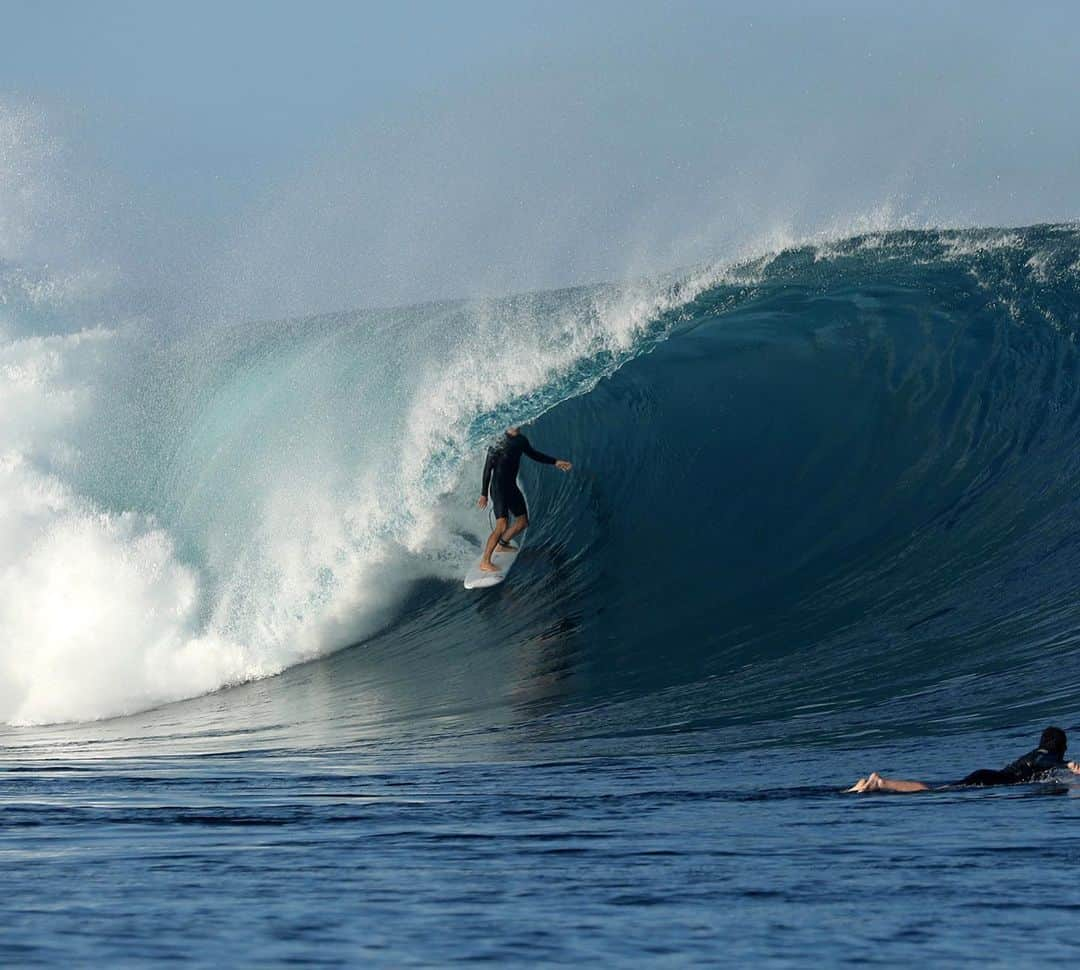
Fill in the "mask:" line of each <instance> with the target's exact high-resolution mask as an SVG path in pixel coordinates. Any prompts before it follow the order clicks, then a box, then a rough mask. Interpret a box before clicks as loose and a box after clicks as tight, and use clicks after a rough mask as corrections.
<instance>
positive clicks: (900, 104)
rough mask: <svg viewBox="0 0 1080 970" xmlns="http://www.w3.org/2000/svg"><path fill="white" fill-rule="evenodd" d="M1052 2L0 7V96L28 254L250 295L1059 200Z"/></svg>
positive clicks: (1059, 124)
mask: <svg viewBox="0 0 1080 970" xmlns="http://www.w3.org/2000/svg"><path fill="white" fill-rule="evenodd" d="M1077 7H1080V5H1076V4H1066V3H1036V4H1031V5H1028V6H1027V7H1025V8H1023V10H1021V9H1020V8H1017V7H1016V6H1014V5H1005V4H995V3H975V2H971V3H960V2H958V3H951V4H944V5H940V4H930V3H914V2H913V3H904V4H886V3H876V2H863V3H854V2H852V3H845V2H839V0H823V2H821V3H818V4H812V5H811V4H800V3H764V2H758V3H689V2H686V3H651V4H646V3H632V2H631V3H606V2H592V3H514V2H503V3H468V2H466V3H460V4H450V3H441V4H435V3H411V4H410V3H397V4H359V3H339V2H318V0H315V2H308V3H284V2H273V3H267V2H261V3H248V2H233V3H205V2H188V3H182V4H181V3H159V2H147V3H131V2H109V0H99V2H95V3H74V2H71V3H67V2H63V3H62V2H49V0H37V2H25V0H4V4H3V11H4V24H5V27H4V31H5V35H6V38H7V40H8V43H6V44H5V52H4V57H3V59H2V60H0V102H3V103H6V104H9V105H15V106H17V107H18V109H19V110H21V111H23V112H30V113H31V114H32V115H33V116H34V117H35V118H36V119H39V120H40V124H41V126H42V128H43V129H44V130H47V131H48V132H49V133H50V138H55V139H56V140H58V141H59V142H60V143H62V144H63V146H64V150H63V152H62V155H63V166H64V175H63V177H62V178H60V179H59V180H57V179H56V178H54V179H53V180H52V181H51V182H50V183H49V185H50V189H49V191H50V192H59V191H61V190H62V189H61V188H58V186H60V185H61V184H66V185H67V187H68V191H69V193H70V195H71V196H72V199H71V200H69V203H68V204H67V205H65V206H58V207H57V209H56V211H63V212H65V213H70V214H71V215H68V216H65V218H68V219H70V220H71V221H73V222H78V224H79V226H80V232H79V234H78V236H79V238H78V241H76V242H73V241H72V240H73V237H72V235H71V234H68V236H67V237H64V238H61V235H62V234H58V233H57V232H55V231H53V232H49V231H47V230H46V229H42V231H41V232H40V233H38V235H37V237H36V238H35V239H34V240H33V243H32V244H27V246H28V252H27V254H26V255H27V257H28V258H36V259H43V258H47V259H50V260H52V261H63V260H64V259H69V260H72V261H77V260H78V259H79V258H82V257H83V255H84V254H83V252H82V251H81V250H85V251H87V252H90V253H92V254H94V255H95V256H96V257H98V258H107V259H109V260H111V261H112V262H114V263H115V264H116V265H117V266H118V267H119V270H120V272H121V275H122V277H123V278H124V279H125V280H127V281H128V282H129V283H130V284H131V285H132V286H136V287H141V288H149V289H156V290H161V291H162V292H164V291H169V292H171V293H172V294H173V298H174V299H183V294H189V295H190V294H191V293H193V292H195V291H197V292H199V293H200V294H201V297H200V299H201V300H202V301H203V302H204V303H205V302H206V301H210V302H214V303H220V305H221V306H222V307H224V308H227V312H229V313H238V314H242V315H253V314H254V315H271V316H272V315H281V314H286V313H302V312H309V311H310V312H314V311H319V310H325V309H333V308H337V307H349V306H357V305H369V304H377V303H388V302H401V301H409V300H417V299H426V298H431V297H437V296H452V295H469V294H474V293H486V292H505V291H508V290H514V289H522V288H535V287H543V286H553V285H560V284H563V283H568V282H575V281H580V280H593V279H598V278H610V277H613V276H619V275H622V274H625V273H629V272H638V271H641V270H648V269H652V268H664V267H668V266H676V265H680V264H685V263H688V262H692V261H695V260H699V259H707V258H712V257H723V256H725V255H727V254H729V253H732V252H737V251H739V250H740V249H745V248H747V247H749V248H753V246H754V245H761V244H764V242H763V241H768V240H769V239H771V238H783V235H784V234H785V233H795V234H798V233H803V232H812V231H815V230H819V229H822V228H828V227H833V228H840V229H842V228H843V227H845V226H850V227H852V228H858V227H859V226H861V225H866V224H868V220H869V222H870V223H873V222H874V221H875V220H876V221H877V222H881V221H885V222H888V221H889V220H894V221H899V220H904V219H913V220H915V221H929V222H936V223H943V224H957V223H982V224H987V223H998V224H1002V223H1014V224H1015V223H1024V222H1034V221H1045V220H1064V219H1073V218H1076V217H1077V216H1078V214H1080V213H1078V211H1077V210H1078V208H1080V204H1078V202H1077V199H1080V126H1077V125H1076V124H1075V123H1074V122H1073V121H1072V120H1071V114H1072V107H1071V106H1072V105H1073V104H1074V103H1075V101H1076V98H1077V94H1078V93H1080V67H1078V65H1080V13H1078V12H1077ZM11 41H14V43H12V42H11ZM45 154H48V153H45ZM43 164H45V163H43ZM48 164H49V165H52V166H53V167H56V166H57V165H58V164H59V163H58V162H57V161H56V160H55V159H52V160H50V161H49V162H48ZM24 167H25V166H24ZM42 221H43V223H44V222H47V220H42ZM53 228H54V229H55V226H54V227H53Z"/></svg>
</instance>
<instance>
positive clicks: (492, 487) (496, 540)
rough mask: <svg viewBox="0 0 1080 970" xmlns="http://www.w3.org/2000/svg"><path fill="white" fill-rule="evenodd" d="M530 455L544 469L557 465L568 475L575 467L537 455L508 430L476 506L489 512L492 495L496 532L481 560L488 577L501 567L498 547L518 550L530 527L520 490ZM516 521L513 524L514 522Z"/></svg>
mask: <svg viewBox="0 0 1080 970" xmlns="http://www.w3.org/2000/svg"><path fill="white" fill-rule="evenodd" d="M522 455H528V456H529V457H530V458H531V459H532V460H533V461H538V462H540V463H541V464H542V465H554V466H555V467H556V468H558V469H560V470H561V471H564V472H568V471H570V469H571V468H572V467H573V466H572V465H571V464H570V462H568V461H566V460H565V459H563V458H552V457H551V456H550V455H545V454H544V453H543V452H541V451H537V450H536V449H535V448H534V447H533V446H532V445H531V444H530V443H529V439H528V438H526V437H525V435H523V434H522V433H521V431H520V430H519V429H518V428H516V427H514V428H507V429H506V433H505V434H504V435H503V436H502V439H501V440H500V441H499V442H498V444H495V445H492V446H491V447H490V448H489V449H488V453H487V461H485V462H484V481H483V485H482V486H481V488H480V499H479V501H478V502H477V503H476V504H477V505H478V506H479V507H480V508H482V509H484V508H487V504H488V494H489V492H490V495H491V504H492V506H493V507H494V512H495V528H494V529H493V530H492V532H491V535H490V536H488V540H487V544H486V545H485V546H484V555H483V557H482V558H481V559H480V569H481V570H482V571H483V572H486V573H497V572H499V567H498V566H496V565H495V564H494V563H493V562H492V561H491V557H492V555H493V554H494V552H495V549H496V547H498V548H501V549H506V550H511V549H516V548H517V547H516V546H514V545H512V544H511V540H512V539H513V538H514V537H515V536H516V535H518V534H520V533H521V532H523V531H524V530H525V529H527V528H528V526H529V508H528V506H527V505H526V504H525V496H524V495H523V494H522V493H521V489H520V488H518V483H517V476H518V469H519V468H520V467H521V456H522ZM511 517H512V518H513V524H511V522H510V519H511Z"/></svg>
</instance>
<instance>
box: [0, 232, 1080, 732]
mask: <svg viewBox="0 0 1080 970" xmlns="http://www.w3.org/2000/svg"><path fill="white" fill-rule="evenodd" d="M4 285H5V286H6V287H7V289H6V290H5V293H6V297H5V299H6V303H5V306H6V308H7V314H8V316H7V322H6V324H5V330H4V333H3V337H4V340H3V346H2V350H0V353H2V355H3V357H2V359H0V366H2V368H3V375H4V385H3V391H2V393H3V395H4V398H3V401H2V402H0V404H2V406H3V408H4V411H5V413H7V414H10V415H13V416H14V420H13V421H9V422H7V423H6V425H5V428H4V430H3V432H2V438H0V454H2V455H3V460H2V461H0V480H2V484H0V487H2V489H3V498H4V508H5V514H4V517H3V518H2V519H0V548H3V549H4V550H7V551H6V552H4V553H3V554H2V555H3V556H4V559H3V560H2V561H0V569H2V570H3V573H4V582H3V585H2V590H0V629H2V630H3V631H4V638H3V642H2V644H0V668H2V669H3V675H4V676H3V677H2V678H0V682H2V683H3V684H4V686H3V687H2V688H0V716H2V718H3V720H5V721H7V722H9V723H41V722H49V721H65V720H80V719H92V718H100V717H106V716H111V715H116V714H127V713H131V712H134V711H137V710H140V709H146V708H149V707H152V706H154V705H159V704H162V703H164V702H167V701H172V700H176V699H179V698H183V697H192V696H196V695H200V694H205V693H207V692H209V691H213V690H215V689H217V688H219V687H221V686H224V685H229V684H236V683H239V682H243V681H250V680H254V679H258V678H262V677H265V676H267V675H270V674H275V673H278V672H280V671H282V670H285V669H286V668H289V667H293V666H295V665H296V664H298V663H300V662H301V661H306V660H309V659H312V658H316V657H319V656H322V655H324V654H328V653H332V652H334V651H338V650H340V648H343V647H346V646H349V645H352V644H356V645H357V648H356V649H354V650H348V651H345V652H342V653H338V654H337V655H336V656H334V657H332V658H330V659H328V660H323V661H320V663H319V664H317V665H315V666H316V667H317V668H319V669H320V670H321V671H322V673H323V674H325V675H326V678H325V679H326V680H327V681H328V682H329V684H330V686H326V687H325V688H324V689H323V693H322V694H320V700H319V702H318V704H317V705H315V706H317V707H318V713H317V714H310V715H308V717H309V719H322V720H331V721H332V720H334V719H335V718H337V719H341V718H344V719H345V720H346V721H347V722H348V723H349V724H352V725H353V726H354V727H355V725H357V724H361V723H362V724H363V725H365V727H366V728H367V729H370V730H372V731H374V730H375V729H376V728H377V727H378V726H380V725H381V726H382V729H383V730H385V732H387V733H394V734H395V736H399V735H400V733H401V730H402V728H401V724H402V723H403V722H408V721H409V720H410V719H416V718H420V717H429V716H431V715H432V714H435V715H439V716H442V717H451V716H458V715H460V714H461V713H462V712H467V713H468V716H469V718H470V719H471V723H474V724H475V725H478V726H479V727H480V728H483V729H485V730H486V729H490V728H494V727H496V726H500V727H503V726H506V725H510V724H512V723H513V722H514V721H515V719H516V717H517V714H516V712H518V711H520V710H522V709H523V705H524V707H525V708H527V709H528V710H530V711H533V712H535V710H536V707H535V705H537V704H540V705H541V708H540V709H541V710H544V711H548V712H550V715H551V716H550V718H549V719H548V721H547V725H546V730H547V731H548V735H549V736H550V737H561V738H579V739H580V738H586V737H594V736H608V735H611V734H619V735H626V734H630V733H634V732H638V731H640V732H644V733H656V732H665V731H667V732H671V733H682V732H687V731H690V732H692V731H694V730H696V729H699V728H700V729H709V730H710V731H713V732H715V733H716V734H717V735H719V736H723V737H725V738H728V739H729V740H730V741H731V742H732V743H736V744H756V743H763V742H764V741H766V740H770V739H775V738H777V737H782V738H785V739H789V740H790V739H795V738H799V737H806V738H810V739H812V738H816V737H823V736H829V737H833V738H836V737H855V736H859V735H864V734H866V733H869V732H879V733H889V732H898V733H903V732H905V731H908V730H909V729H911V730H914V728H915V726H916V725H918V729H919V730H921V731H925V730H927V727H928V725H929V726H931V728H932V727H933V726H934V725H939V726H940V727H941V729H942V730H955V729H957V728H958V727H965V726H968V725H971V726H983V727H985V726H988V725H1001V724H1006V723H1008V724H1020V723H1023V724H1027V723H1028V722H1031V721H1033V720H1036V719H1038V718H1039V717H1042V716H1044V715H1045V716H1049V715H1050V714H1051V713H1054V712H1057V713H1060V712H1061V711H1062V710H1068V709H1075V708H1076V705H1077V700H1078V699H1080V659H1078V653H1077V646H1076V635H1075V632H1074V631H1076V630H1077V629H1078V625H1080V624H1078V608H1077V605H1076V597H1075V595H1074V591H1073V590H1074V580H1073V577H1074V576H1075V575H1076V571H1077V566H1078V565H1080V533H1078V532H1077V529H1076V526H1075V522H1076V521H1077V517H1076V514H1075V511H1076V510H1075V507H1074V506H1075V503H1076V501H1077V500H1076V498H1075V496H1076V495H1077V494H1078V489H1077V485H1078V484H1080V449H1078V447H1077V445H1076V440H1077V429H1078V427H1080V390H1078V387H1080V380H1078V379H1080V360H1078V355H1077V349H1076V342H1075V341H1076V334H1077V332H1078V330H1080V230H1078V229H1077V228H1076V227H1074V226H1050V227H1036V228H1031V229H1022V230H1012V231H990V230H979V231H934V232H890V233H881V234H873V235H865V236H859V237H855V238H850V239H846V240H842V241H839V242H831V243H828V244H817V245H813V246H804V247H801V248H795V249H789V250H786V251H784V252H781V253H779V254H773V255H771V256H769V257H767V258H762V259H758V260H755V261H752V262H750V263H745V264H740V265H737V266H733V267H727V268H725V269H717V270H710V271H707V272H702V273H699V274H695V275H693V276H685V277H679V278H677V279H671V280H664V281H661V282H651V283H642V284H635V285H626V286H618V287H616V286H609V287H591V288H580V289H575V290H568V291H561V292H557V293H544V294H537V295H533V296H528V297H519V298H515V299H510V300H503V301H492V302H489V303H484V304H441V305H431V306H425V307H417V308H409V309H402V310H393V311H370V312H365V313H356V314H344V315H338V316H333V317H324V318H317V319H307V320H299V321H284V322H279V323H273V324H262V325H245V326H234V327H228V328H219V329H216V330H213V331H212V332H207V331H204V330H200V331H197V332H194V333H188V334H182V335H179V336H170V337H168V338H164V337H160V336H159V337H151V336H150V335H149V332H148V331H147V329H146V328H145V327H141V326H139V325H137V324H124V325H121V324H115V323H108V322H106V323H101V324H100V325H94V326H87V325H86V324H85V321H81V320H80V319H79V310H78V308H77V306H74V305H73V304H72V303H71V301H70V300H69V299H68V300H67V302H64V303H56V304H55V305H54V304H53V303H50V302H49V301H50V300H51V299H52V297H50V296H49V295H48V294H49V292H51V291H49V290H48V288H47V287H42V286H40V285H35V286H30V285H29V284H28V283H27V281H26V278H25V277H24V276H21V275H19V274H16V273H14V271H9V272H8V275H7V276H6V277H5V283H4ZM41 293H45V296H39V297H34V298H31V295H32V294H41ZM65 299H67V298H65ZM43 304H46V306H45V309H42V305H43ZM524 422H532V423H531V426H530V428H529V432H528V433H529V434H530V436H531V437H532V438H533V440H534V442H535V443H536V444H537V446H538V447H540V448H542V449H543V450H547V451H550V452H555V453H557V454H560V455H565V456H566V457H569V458H572V459H573V460H574V461H575V471H574V472H573V473H572V474H570V475H567V476H563V475H559V474H558V473H557V472H555V471H553V470H549V469H546V468H545V469H539V468H535V467H530V468H527V469H526V471H525V488H526V491H527V493H528V495H529V498H530V504H531V506H532V510H533V519H534V524H533V527H532V528H531V529H530V535H529V538H528V542H527V545H526V548H525V550H524V551H523V552H522V554H521V556H520V559H519V563H518V565H517V566H516V567H515V570H514V573H513V576H512V578H511V579H510V580H509V581H508V582H507V583H506V584H504V585H503V586H502V587H499V588H497V589H496V590H494V591H491V592H488V593H484V594H482V595H476V594H466V593H465V592H464V591H463V590H461V589H460V579H459V577H460V575H461V573H462V571H463V569H464V567H465V564H466V563H467V562H468V561H469V559H470V558H471V557H472V556H473V555H475V548H476V545H477V542H478V539H479V537H480V535H481V534H482V533H483V531H484V530H485V527H486V522H485V521H484V520H483V517H482V516H481V515H480V513H477V512H476V511H475V509H473V508H472V505H473V502H474V501H475V495H476V493H477V492H478V490H479V472H480V463H481V460H482V454H483V448H484V446H485V444H486V442H487V441H489V440H490V439H491V437H492V436H493V435H495V434H497V433H498V432H499V430H500V429H501V428H502V427H504V426H505V425H507V424H510V423H524ZM13 550H14V551H13ZM320 676H321V675H313V674H312V673H311V667H306V668H302V669H301V670H299V671H291V672H290V673H289V674H287V675H286V676H285V677H282V678H279V679H278V680H277V681H275V682H274V684H275V687H274V688H273V689H274V690H276V691H279V692H284V691H288V690H294V691H295V690H300V689H301V688H303V685H305V684H307V685H308V686H309V687H310V684H311V682H312V679H313V678H314V680H316V681H318V680H319V679H320ZM260 689H261V688H260ZM249 693H250V692H249ZM241 695H242V692H241ZM241 695H238V696H241ZM260 696H261V695H260ZM236 703H237V705H238V706H239V705H240V704H241V703H242V702H241V701H239V700H238V701H237V702H236Z"/></svg>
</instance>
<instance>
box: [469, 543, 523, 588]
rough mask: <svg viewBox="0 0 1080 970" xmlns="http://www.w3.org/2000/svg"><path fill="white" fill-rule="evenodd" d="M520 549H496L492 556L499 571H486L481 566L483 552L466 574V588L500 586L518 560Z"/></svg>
mask: <svg viewBox="0 0 1080 970" xmlns="http://www.w3.org/2000/svg"><path fill="white" fill-rule="evenodd" d="M519 551H520V550H518V549H498V550H496V551H495V553H494V554H493V555H492V557H491V561H492V562H493V563H494V564H495V565H496V566H498V567H499V571H498V572H497V573H489V572H485V571H484V570H482V569H481V568H480V560H481V558H483V553H481V554H480V555H479V556H477V557H476V562H474V563H473V564H472V565H471V566H470V567H469V571H468V572H467V573H466V574H465V588H466V589H487V588H488V587H489V586H498V585H499V583H501V582H502V581H503V580H504V579H506V574H507V573H508V572H510V567H511V566H513V565H514V562H515V561H516V560H517V557H518V552H519Z"/></svg>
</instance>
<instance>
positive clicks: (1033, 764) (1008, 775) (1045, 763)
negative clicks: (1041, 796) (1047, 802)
mask: <svg viewBox="0 0 1080 970" xmlns="http://www.w3.org/2000/svg"><path fill="white" fill-rule="evenodd" d="M1066 743H1067V742H1066V737H1065V732H1064V731H1062V730H1061V728H1058V727H1048V728H1047V729H1046V730H1045V731H1043V733H1042V737H1041V738H1039V746H1038V747H1037V748H1036V749H1035V750H1034V751H1029V752H1028V753H1027V754H1025V755H1024V756H1023V757H1022V758H1017V759H1016V760H1015V761H1014V762H1013V763H1012V764H1011V765H1006V766H1005V767H1004V768H1002V769H1001V770H1000V771H995V770H994V769H992V768H980V769H979V770H978V771H973V772H972V773H971V774H970V775H968V776H967V777H966V778H964V779H962V780H961V781H956V782H952V783H950V784H948V785H936V786H931V785H928V784H926V782H924V781H909V780H906V779H904V778H883V777H882V776H881V775H879V774H878V773H877V772H876V771H874V772H871V773H870V775H869V776H868V777H866V778H860V779H859V780H858V781H857V782H855V784H854V785H852V786H851V787H850V788H849V789H848V791H849V792H872V791H895V792H916V791H930V789H931V787H935V788H938V789H941V788H953V787H957V786H961V785H976V786H980V787H985V786H987V785H1022V784H1024V783H1025V782H1029V781H1042V780H1043V779H1045V778H1046V776H1047V775H1049V774H1050V773H1051V772H1053V771H1058V770H1066V771H1071V772H1072V773H1073V774H1074V775H1080V764H1077V762H1075V761H1066V760H1065V748H1066Z"/></svg>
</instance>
